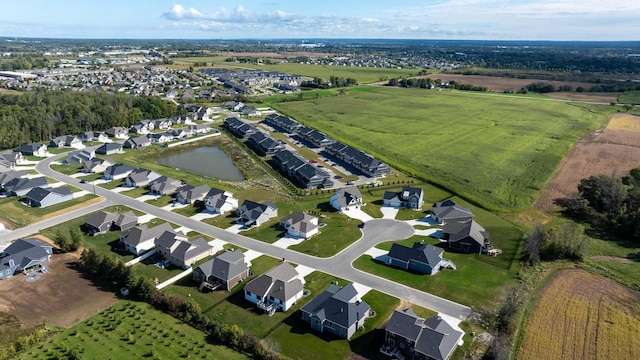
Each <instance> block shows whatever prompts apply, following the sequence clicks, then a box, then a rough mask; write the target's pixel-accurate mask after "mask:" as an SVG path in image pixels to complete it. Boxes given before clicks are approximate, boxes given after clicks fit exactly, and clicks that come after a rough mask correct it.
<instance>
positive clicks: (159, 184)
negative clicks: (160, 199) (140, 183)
mask: <svg viewBox="0 0 640 360" xmlns="http://www.w3.org/2000/svg"><path fill="white" fill-rule="evenodd" d="M180 186H182V181H180V180H176V179H172V178H170V177H166V176H160V177H159V178H156V179H154V180H153V181H151V182H149V191H150V192H151V193H152V194H157V195H171V194H173V193H175V192H176V190H178V188H179V187H180Z"/></svg>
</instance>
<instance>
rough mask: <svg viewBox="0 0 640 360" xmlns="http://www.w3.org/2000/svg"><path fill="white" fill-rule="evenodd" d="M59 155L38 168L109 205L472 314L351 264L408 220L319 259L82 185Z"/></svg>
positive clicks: (405, 232) (374, 227)
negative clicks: (59, 164)
mask: <svg viewBox="0 0 640 360" xmlns="http://www.w3.org/2000/svg"><path fill="white" fill-rule="evenodd" d="M57 158H59V156H55V157H52V158H47V159H45V160H43V161H41V162H40V163H39V164H38V165H37V166H36V170H37V171H38V172H39V173H41V174H43V175H45V176H49V177H51V178H53V179H56V180H58V181H62V182H66V183H69V184H72V185H73V186H76V187H78V188H81V189H82V190H87V191H89V192H94V191H95V193H96V195H100V196H103V197H104V198H105V199H107V201H106V203H107V204H111V205H113V204H121V205H124V206H128V207H130V208H132V209H136V210H139V211H142V212H145V213H147V214H151V215H153V216H156V217H159V218H162V219H165V220H167V221H169V222H172V223H174V224H178V225H180V226H185V227H187V228H189V229H192V230H194V231H197V232H199V233H202V234H205V235H209V236H211V237H214V238H217V239H220V240H223V241H227V242H230V243H233V244H235V245H238V246H241V247H244V248H247V249H250V250H254V251H258V252H260V253H263V254H266V255H270V256H273V257H276V258H284V259H286V260H288V261H291V262H294V263H297V264H301V265H305V266H308V267H311V268H314V269H317V270H319V271H322V272H325V273H328V274H330V275H333V276H336V277H341V278H343V279H345V280H349V281H354V282H358V283H360V284H363V285H365V286H368V287H371V288H374V289H376V290H379V291H381V292H383V293H386V294H389V295H391V296H395V297H398V298H401V299H405V300H408V301H410V302H412V303H414V304H417V305H420V306H423V307H425V308H428V309H431V310H434V311H437V312H440V313H444V314H446V315H449V316H452V317H455V318H458V319H465V318H467V317H468V316H469V315H470V314H471V309H469V308H468V307H466V306H464V305H461V304H457V303H454V302H452V301H449V300H446V299H443V298H440V297H437V296H434V295H431V294H428V293H425V292H423V291H420V290H416V289H413V288H411V287H408V286H405V285H401V284H397V283H395V282H393V281H390V280H387V279H384V278H380V277H377V276H375V275H371V274H369V273H365V272H362V271H359V270H356V269H354V268H353V267H352V266H351V263H352V262H353V261H354V260H355V259H356V258H358V257H359V256H360V255H362V253H364V251H366V250H367V249H369V248H370V247H371V246H373V245H375V243H377V242H380V241H385V240H395V239H404V238H407V237H409V236H411V235H412V234H413V228H412V227H411V226H410V225H408V224H406V223H403V222H400V221H396V220H391V219H379V220H372V221H370V222H368V223H367V224H366V226H365V228H364V229H363V230H364V235H363V237H362V239H361V240H359V241H357V242H355V243H354V244H353V245H351V246H349V247H348V248H347V249H345V250H343V251H342V252H340V253H339V254H337V255H336V256H334V257H332V258H318V257H314V256H310V255H306V254H302V253H299V252H296V251H293V250H287V249H281V248H278V247H275V246H273V245H271V244H267V243H264V242H262V241H258V240H255V239H252V238H249V237H246V236H243V235H238V234H233V233H230V232H228V231H225V230H223V229H220V228H217V227H214V226H211V225H209V224H206V223H203V222H200V221H197V220H194V219H191V218H188V217H185V216H183V215H180V214H176V213H173V212H171V211H167V210H163V209H160V208H158V207H156V206H153V205H151V204H147V203H144V202H141V201H138V200H135V199H133V198H130V197H128V196H126V195H122V194H118V193H115V192H112V191H109V190H107V189H103V188H101V187H98V186H96V187H95V188H94V186H93V185H92V184H80V183H79V181H78V180H77V179H74V178H72V177H69V176H65V175H62V174H60V173H58V172H55V171H53V170H51V168H50V167H49V165H50V164H51V162H52V161H55V160H56V159H57ZM83 210H84V211H83V212H82V213H81V214H79V213H75V215H76V216H79V215H82V214H88V213H90V212H91V211H95V210H97V209H94V210H89V208H87V209H83ZM67 220H68V219H67ZM52 221H53V219H52ZM63 221H66V220H63ZM60 222H62V221H60ZM24 231H25V232H30V233H35V232H37V230H36V229H35V228H34V229H31V226H29V227H27V228H25V230H24Z"/></svg>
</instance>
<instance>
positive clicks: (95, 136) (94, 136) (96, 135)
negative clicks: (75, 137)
mask: <svg viewBox="0 0 640 360" xmlns="http://www.w3.org/2000/svg"><path fill="white" fill-rule="evenodd" d="M80 140H82V141H98V142H107V141H109V136H107V134H105V133H103V132H101V131H85V132H83V133H82V134H80Z"/></svg>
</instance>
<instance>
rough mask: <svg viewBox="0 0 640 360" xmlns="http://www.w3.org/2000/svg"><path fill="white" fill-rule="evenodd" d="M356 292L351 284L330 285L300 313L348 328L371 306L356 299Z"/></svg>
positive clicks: (363, 315)
mask: <svg viewBox="0 0 640 360" xmlns="http://www.w3.org/2000/svg"><path fill="white" fill-rule="evenodd" d="M357 295H358V292H357V291H356V289H355V287H353V284H348V285H345V286H344V287H342V288H341V287H339V286H338V285H331V286H329V288H328V289H327V290H325V291H324V292H323V293H321V294H320V295H318V296H317V297H316V298H315V299H313V300H311V301H309V302H308V303H307V304H306V305H305V306H303V307H302V309H301V310H302V311H304V312H307V313H309V314H311V315H312V316H316V317H318V319H320V320H321V321H324V320H329V321H331V322H332V323H335V324H338V325H340V326H342V327H344V328H349V327H350V326H351V325H353V324H355V323H356V322H357V321H358V320H359V319H362V318H363V317H366V316H367V313H368V312H369V310H371V306H369V304H367V303H366V302H364V301H360V300H358V299H357Z"/></svg>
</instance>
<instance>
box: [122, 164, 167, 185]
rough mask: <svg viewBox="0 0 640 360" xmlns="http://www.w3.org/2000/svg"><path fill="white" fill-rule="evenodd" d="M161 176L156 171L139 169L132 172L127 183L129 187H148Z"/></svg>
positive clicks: (126, 180)
mask: <svg viewBox="0 0 640 360" xmlns="http://www.w3.org/2000/svg"><path fill="white" fill-rule="evenodd" d="M160 176H162V175H160V174H158V173H157V172H155V171H151V170H147V169H143V168H137V169H134V170H133V171H131V173H130V174H129V176H127V178H126V179H125V183H126V185H127V186H129V187H138V186H147V185H148V184H149V183H150V182H152V181H153V180H155V179H157V178H159V177H160Z"/></svg>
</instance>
